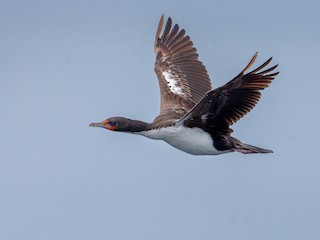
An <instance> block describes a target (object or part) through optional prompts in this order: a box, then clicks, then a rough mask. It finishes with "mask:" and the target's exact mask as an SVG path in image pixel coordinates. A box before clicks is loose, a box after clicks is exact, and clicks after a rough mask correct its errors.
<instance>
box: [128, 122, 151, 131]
mask: <svg viewBox="0 0 320 240" xmlns="http://www.w3.org/2000/svg"><path fill="white" fill-rule="evenodd" d="M150 127H151V124H150V123H146V122H143V121H139V120H131V119H130V124H129V128H130V130H129V131H130V132H141V131H146V130H148V129H150Z"/></svg>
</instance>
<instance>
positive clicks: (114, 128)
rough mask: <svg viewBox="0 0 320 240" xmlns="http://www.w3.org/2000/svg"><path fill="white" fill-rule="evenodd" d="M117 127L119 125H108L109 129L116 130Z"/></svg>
mask: <svg viewBox="0 0 320 240" xmlns="http://www.w3.org/2000/svg"><path fill="white" fill-rule="evenodd" d="M116 128H117V126H109V127H108V130H111V131H115V130H116Z"/></svg>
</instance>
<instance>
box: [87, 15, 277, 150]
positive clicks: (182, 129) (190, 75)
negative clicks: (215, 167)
mask: <svg viewBox="0 0 320 240" xmlns="http://www.w3.org/2000/svg"><path fill="white" fill-rule="evenodd" d="M163 25H164V17H163V15H162V16H161V18H160V22H159V25H158V29H157V33H156V38H155V43H154V51H155V54H156V61H155V67H154V69H155V72H156V75H157V77H158V82H159V87H160V96H161V102H160V114H159V116H157V117H156V118H155V119H154V121H153V122H152V123H146V122H143V121H138V120H132V119H128V118H124V117H111V118H108V119H106V120H104V121H103V122H100V123H91V124H90V126H91V127H102V128H105V129H108V130H111V131H119V132H126V133H133V134H137V135H142V136H145V137H148V138H151V139H157V140H164V141H165V142H167V143H169V144H170V145H172V146H173V147H175V148H178V149H180V150H181V151H184V152H187V153H189V154H193V155H217V154H223V153H230V152H240V153H245V154H247V153H272V151H271V150H268V149H263V148H260V147H256V146H252V145H249V144H245V143H242V142H241V141H240V140H238V139H236V138H234V137H232V136H231V133H232V129H231V128H230V126H231V125H232V124H234V123H235V122H237V121H238V120H239V119H240V118H242V117H243V116H244V115H245V114H247V113H248V112H249V111H250V110H251V109H252V108H253V107H254V106H255V105H256V104H257V103H258V101H259V99H260V96H261V91H262V90H263V89H265V88H267V87H268V86H269V84H270V83H271V81H272V80H273V79H274V78H275V76H276V75H277V74H278V73H279V72H274V71H273V70H275V69H276V67H277V65H275V66H272V67H267V66H268V65H269V63H270V62H271V60H272V58H270V59H268V60H267V61H266V62H265V63H263V64H262V65H261V66H259V67H257V68H256V69H254V70H252V71H249V69H250V67H251V66H252V65H253V63H254V62H255V60H256V58H257V53H256V54H255V55H254V56H253V57H252V59H251V60H250V62H249V63H248V64H247V66H246V67H245V68H244V69H243V70H242V71H241V72H240V73H239V74H238V75H237V76H236V77H235V78H233V79H232V80H231V81H229V82H228V83H226V84H225V85H223V86H222V87H219V88H216V89H212V88H211V83H210V79H209V75H208V73H207V71H206V68H205V66H204V65H203V64H202V62H201V61H199V59H198V54H197V50H196V48H195V47H194V46H193V43H192V41H191V40H190V37H189V36H188V35H186V32H185V30H184V29H181V30H180V29H179V26H178V24H175V25H174V26H172V20H171V18H168V20H167V22H166V24H165V27H164V29H163Z"/></svg>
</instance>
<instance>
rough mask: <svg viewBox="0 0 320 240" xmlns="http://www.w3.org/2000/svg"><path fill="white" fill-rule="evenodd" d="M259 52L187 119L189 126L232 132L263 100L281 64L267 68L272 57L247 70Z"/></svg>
mask: <svg viewBox="0 0 320 240" xmlns="http://www.w3.org/2000/svg"><path fill="white" fill-rule="evenodd" d="M257 55H258V53H256V54H255V55H254V56H253V58H252V59H251V61H250V62H249V64H248V65H247V66H246V67H245V68H244V70H243V71H242V72H241V73H240V74H239V75H238V76H236V77H235V78H234V79H233V80H231V81H230V82H228V83H227V84H225V85H224V86H222V87H220V88H217V89H215V90H212V91H209V92H208V93H207V94H206V95H205V96H204V97H203V98H202V100H201V101H200V102H199V104H197V105H196V106H195V107H194V108H193V109H192V110H191V111H190V112H189V113H188V114H187V115H186V116H185V117H184V118H183V119H182V121H184V124H185V125H186V126H189V127H194V126H198V127H202V128H205V129H207V130H209V131H210V130H212V131H215V132H217V133H222V134H228V133H231V132H232V130H231V129H230V128H229V126H230V125H232V124H234V123H235V122H236V121H238V120H239V119H240V118H242V117H243V116H244V115H245V114H247V113H248V112H249V111H250V110H251V109H252V108H253V107H254V106H255V105H256V104H257V103H258V101H259V99H260V96H261V90H263V89H265V88H267V87H268V86H269V84H270V83H271V81H272V80H273V79H274V78H275V76H276V75H278V74H279V72H274V73H271V72H272V71H273V70H274V69H276V67H277V66H278V65H275V66H273V67H270V68H268V69H266V70H263V68H265V67H266V66H267V65H268V64H269V63H270V62H271V60H272V58H270V59H268V60H267V61H266V62H265V63H264V64H262V65H261V66H260V67H258V68H256V69H255V70H253V71H251V72H249V73H246V74H245V71H247V70H248V69H249V68H250V67H251V65H252V64H253V63H254V61H255V60H256V57H257Z"/></svg>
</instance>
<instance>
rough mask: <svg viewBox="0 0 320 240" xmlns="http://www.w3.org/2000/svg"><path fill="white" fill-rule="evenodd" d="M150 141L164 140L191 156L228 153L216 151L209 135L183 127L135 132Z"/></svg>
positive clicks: (195, 129) (196, 129) (197, 129)
mask: <svg viewBox="0 0 320 240" xmlns="http://www.w3.org/2000/svg"><path fill="white" fill-rule="evenodd" d="M135 134H138V135H142V136H145V137H148V138H151V139H158V140H164V141H166V142H167V143H169V144H170V145H171V146H173V147H175V148H178V149H180V150H181V151H184V152H187V153H190V154H193V155H216V154H222V153H227V152H230V151H218V150H217V149H215V147H214V146H213V141H212V138H211V136H210V135H209V133H207V132H205V131H203V130H202V129H201V128H196V127H194V128H188V127H185V126H183V125H180V126H177V125H175V126H171V127H166V128H160V129H153V130H149V131H142V132H136V133H135Z"/></svg>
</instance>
